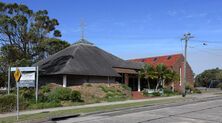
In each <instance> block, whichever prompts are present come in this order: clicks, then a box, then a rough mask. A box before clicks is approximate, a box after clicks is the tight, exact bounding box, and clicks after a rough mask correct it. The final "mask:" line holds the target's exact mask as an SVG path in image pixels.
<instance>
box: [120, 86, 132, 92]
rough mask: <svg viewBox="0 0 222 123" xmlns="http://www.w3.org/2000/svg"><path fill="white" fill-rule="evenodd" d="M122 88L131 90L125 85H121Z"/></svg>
mask: <svg viewBox="0 0 222 123" xmlns="http://www.w3.org/2000/svg"><path fill="white" fill-rule="evenodd" d="M121 86H122V88H124V89H126V90H129V91H131V88H130V87H129V86H127V85H126V84H121Z"/></svg>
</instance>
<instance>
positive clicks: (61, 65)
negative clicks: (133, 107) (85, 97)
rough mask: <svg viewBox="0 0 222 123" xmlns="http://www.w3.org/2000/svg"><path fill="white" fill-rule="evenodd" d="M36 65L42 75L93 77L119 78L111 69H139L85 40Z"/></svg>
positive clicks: (138, 66)
mask: <svg viewBox="0 0 222 123" xmlns="http://www.w3.org/2000/svg"><path fill="white" fill-rule="evenodd" d="M37 65H38V66H39V69H40V71H42V74H44V75H56V74H70V75H95V76H119V74H118V73H117V72H116V71H115V70H114V69H113V68H132V69H139V68H140V67H141V66H140V65H139V64H138V63H132V62H130V61H125V60H123V59H120V58H118V57H116V56H114V55H112V54H110V53H108V52H106V51H104V50H102V49H100V48H98V47H96V46H94V45H93V44H92V43H90V42H88V41H86V40H80V41H78V42H76V43H74V44H73V45H71V46H69V47H67V48H65V49H64V50H62V51H60V52H58V53H56V54H54V55H52V56H49V57H48V58H47V59H45V60H41V61H39V62H38V63H36V64H35V65H34V66H37Z"/></svg>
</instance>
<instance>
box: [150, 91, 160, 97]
mask: <svg viewBox="0 0 222 123" xmlns="http://www.w3.org/2000/svg"><path fill="white" fill-rule="evenodd" d="M152 94H153V96H155V97H159V96H161V94H160V93H159V92H153V93H152Z"/></svg>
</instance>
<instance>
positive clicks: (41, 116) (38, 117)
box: [0, 97, 185, 123]
mask: <svg viewBox="0 0 222 123" xmlns="http://www.w3.org/2000/svg"><path fill="white" fill-rule="evenodd" d="M184 100H185V99H184V98H182V97H178V98H173V99H162V100H150V101H144V102H136V103H126V104H114V105H107V106H96V107H87V108H79V109H69V110H59V111H53V112H46V113H36V114H30V115H20V117H19V120H18V121H19V122H21V121H26V122H28V121H43V120H47V119H49V118H52V117H56V116H65V115H72V114H79V113H93V112H103V111H104V112H105V111H112V110H116V109H120V108H131V107H141V106H146V105H160V104H167V103H174V102H178V101H184ZM16 121H17V120H16V116H10V117H5V118H0V123H9V122H10V123H11V122H16Z"/></svg>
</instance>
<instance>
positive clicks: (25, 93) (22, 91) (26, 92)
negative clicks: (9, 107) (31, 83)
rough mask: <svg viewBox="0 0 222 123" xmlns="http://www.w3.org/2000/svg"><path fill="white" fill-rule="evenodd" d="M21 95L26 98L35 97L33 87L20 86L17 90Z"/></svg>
mask: <svg viewBox="0 0 222 123" xmlns="http://www.w3.org/2000/svg"><path fill="white" fill-rule="evenodd" d="M19 94H20V96H21V97H24V98H25V99H26V100H33V99H35V90H34V89H33V88H31V89H30V88H22V89H20V90H19Z"/></svg>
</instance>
